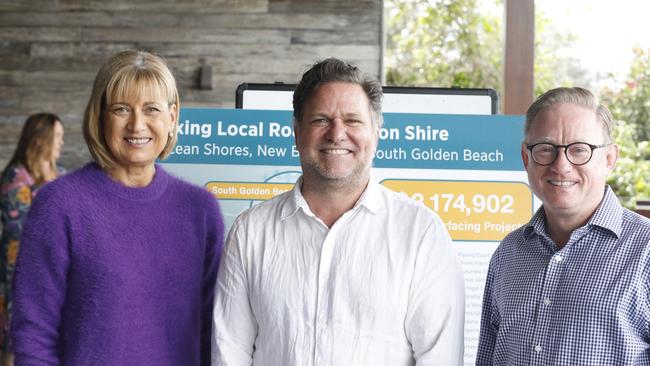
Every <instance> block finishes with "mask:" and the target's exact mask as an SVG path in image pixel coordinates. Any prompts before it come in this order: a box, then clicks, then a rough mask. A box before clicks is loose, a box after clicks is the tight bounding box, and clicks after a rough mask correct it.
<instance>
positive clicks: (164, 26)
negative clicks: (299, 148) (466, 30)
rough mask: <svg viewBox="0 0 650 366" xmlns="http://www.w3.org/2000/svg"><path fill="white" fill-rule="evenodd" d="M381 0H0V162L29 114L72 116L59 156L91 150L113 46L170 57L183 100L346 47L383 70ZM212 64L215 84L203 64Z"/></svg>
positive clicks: (219, 92) (230, 96) (369, 68)
mask: <svg viewBox="0 0 650 366" xmlns="http://www.w3.org/2000/svg"><path fill="white" fill-rule="evenodd" d="M382 11H383V2H382V1H381V0H360V1H347V0H346V1H344V0H144V1H133V0H116V1H105V0H29V1H27V0H3V1H0V168H2V167H4V165H5V164H6V162H7V161H8V159H9V158H10V156H11V155H12V153H13V149H14V148H15V144H16V142H17V141H18V136H19V134H20V129H21V127H22V124H23V122H24V121H25V119H26V118H27V116H28V115H30V114H32V113H35V112H41V111H51V112H53V113H56V114H58V115H59V116H60V117H61V118H62V119H63V123H64V125H65V146H64V148H63V153H62V158H61V163H62V164H63V165H64V166H66V168H68V169H75V168H78V167H79V166H81V165H82V164H83V163H84V162H86V161H87V160H88V159H89V155H88V153H87V151H86V147H85V143H84V141H83V138H82V135H81V119H82V116H83V111H84V108H85V106H86V103H87V101H88V97H89V94H90V89H91V86H92V82H93V78H94V76H95V74H96V72H97V69H98V68H99V66H100V65H101V64H102V63H103V62H104V61H105V60H106V59H107V58H108V57H110V55H112V54H114V53H116V52H119V51H121V50H124V49H129V48H131V49H144V50H148V51H151V52H155V53H157V54H159V55H161V56H163V57H164V58H165V59H167V61H168V63H169V65H170V68H171V69H172V71H173V72H174V75H175V76H176V78H177V81H178V85H179V90H180V94H181V108H182V107H190V106H193V107H224V108H232V107H234V105H235V90H236V88H237V86H238V85H239V84H241V83H244V82H249V83H254V82H262V83H270V82H276V81H279V82H284V83H295V82H296V81H297V80H298V78H299V77H300V75H301V74H302V72H303V71H304V70H305V69H306V68H307V67H308V66H309V65H311V64H313V63H314V62H315V61H317V60H321V59H324V58H327V57H332V56H334V57H340V58H343V59H345V60H347V61H349V62H352V63H355V64H357V65H359V66H360V67H361V68H362V69H363V70H365V71H366V72H368V73H371V74H375V75H377V76H379V73H380V69H379V68H380V65H381V60H380V57H381V47H382V29H381V17H382ZM201 65H210V66H211V67H212V72H213V74H212V80H213V89H212V90H201V89H199V87H198V85H199V83H198V82H199V68H200V67H201Z"/></svg>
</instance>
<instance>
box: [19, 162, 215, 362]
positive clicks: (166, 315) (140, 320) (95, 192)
mask: <svg viewBox="0 0 650 366" xmlns="http://www.w3.org/2000/svg"><path fill="white" fill-rule="evenodd" d="M222 245H223V221H222V218H221V214H220V212H219V208H218V206H217V204H216V200H215V199H214V198H213V197H212V196H211V195H210V194H209V193H208V192H207V191H206V190H204V189H202V188H200V187H196V186H193V185H190V184H188V183H185V182H183V181H181V180H179V179H177V178H174V177H173V176H171V175H169V174H167V173H166V172H165V171H164V170H163V169H162V168H161V167H160V166H156V174H155V177H154V179H153V181H152V182H151V184H149V186H147V187H144V188H129V187H125V186H123V185H121V184H119V183H117V182H115V181H113V180H111V179H110V178H109V177H108V176H107V175H106V174H105V173H104V171H102V170H101V169H100V168H99V167H98V166H97V165H96V164H92V163H91V164H88V165H86V166H85V167H84V168H82V169H80V170H78V171H76V172H74V173H72V174H69V175H66V176H64V177H62V178H60V179H58V180H56V181H54V182H52V183H49V184H47V185H45V186H44V187H43V188H41V190H40V191H39V194H38V196H37V197H36V199H35V200H34V202H33V204H32V207H31V210H30V213H29V214H28V216H27V221H26V224H25V229H24V232H23V239H22V242H21V248H20V253H19V255H18V262H17V264H16V273H15V281H14V296H15V297H14V309H13V311H14V313H13V314H14V315H13V320H12V324H11V326H12V335H13V341H14V351H15V353H16V365H17V366H19V365H58V364H62V365H156V366H161V365H179V366H180V365H182V366H189V365H199V364H201V365H208V364H209V363H210V336H211V324H212V306H213V304H212V301H213V295H214V285H215V279H216V273H217V267H218V264H219V257H220V254H221V249H222Z"/></svg>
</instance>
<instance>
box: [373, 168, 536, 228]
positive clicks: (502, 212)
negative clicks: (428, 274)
mask: <svg viewBox="0 0 650 366" xmlns="http://www.w3.org/2000/svg"><path fill="white" fill-rule="evenodd" d="M382 184H383V185H384V186H385V187H387V188H389V189H391V190H393V191H396V192H403V193H405V194H407V195H408V196H409V197H411V198H413V199H415V200H416V201H420V202H422V203H424V204H425V205H426V206H428V207H429V208H431V209H432V210H433V211H435V212H436V213H438V215H439V216H440V218H441V219H442V221H443V223H444V224H445V227H446V228H447V230H448V231H449V234H450V235H451V238H452V239H453V240H475V241H500V240H501V239H503V238H504V237H505V236H506V235H507V234H508V233H509V232H511V231H513V230H515V229H517V228H519V227H520V226H523V225H524V224H526V223H527V222H528V221H529V220H530V217H531V216H532V214H533V193H532V192H531V191H530V188H529V187H528V185H527V184H524V183H521V182H467V181H435V180H397V179H387V180H384V181H383V182H382Z"/></svg>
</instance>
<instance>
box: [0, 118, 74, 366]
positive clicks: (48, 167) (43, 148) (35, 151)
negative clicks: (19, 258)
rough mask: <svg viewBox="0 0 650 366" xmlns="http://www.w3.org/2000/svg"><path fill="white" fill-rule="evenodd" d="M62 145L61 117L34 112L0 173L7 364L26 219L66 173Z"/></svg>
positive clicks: (1, 299)
mask: <svg viewBox="0 0 650 366" xmlns="http://www.w3.org/2000/svg"><path fill="white" fill-rule="evenodd" d="M62 146H63V124H62V123H61V119H60V118H59V117H57V116H56V115H54V114H52V113H37V114H33V115H31V116H30V117H29V118H27V121H26V122H25V124H24V125H23V129H22V132H21V134H20V140H19V141H18V146H17V147H16V151H15V152H14V155H13V157H12V158H11V160H9V163H8V164H7V166H6V167H5V169H4V170H3V172H2V175H1V176H0V215H1V219H2V237H1V238H0V248H1V249H0V319H1V320H0V321H1V322H2V329H1V330H0V332H1V333H2V334H1V335H0V338H1V339H2V354H3V359H4V361H3V364H4V365H11V364H13V362H12V359H13V357H12V353H11V352H12V350H11V345H10V342H9V336H8V325H9V319H10V318H11V310H12V309H11V308H12V297H11V282H12V280H13V274H14V265H15V263H16V255H17V254H18V248H19V245H20V238H21V235H22V232H23V222H24V220H25V217H26V216H27V211H28V210H29V207H30V205H31V203H32V198H33V196H34V195H35V194H36V191H37V190H38V188H39V187H40V186H41V185H43V184H44V183H46V182H49V181H51V180H53V179H54V178H56V177H58V176H59V175H61V174H62V173H63V169H62V168H60V167H57V165H56V162H57V160H58V159H59V156H60V155H61V147H62Z"/></svg>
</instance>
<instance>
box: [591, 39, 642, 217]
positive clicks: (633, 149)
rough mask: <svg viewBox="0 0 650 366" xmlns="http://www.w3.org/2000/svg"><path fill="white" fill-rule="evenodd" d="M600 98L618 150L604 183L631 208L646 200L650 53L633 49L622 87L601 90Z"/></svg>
mask: <svg viewBox="0 0 650 366" xmlns="http://www.w3.org/2000/svg"><path fill="white" fill-rule="evenodd" d="M601 98H602V99H603V102H604V104H606V105H607V106H608V107H609V109H610V110H611V112H612V116H613V117H614V120H615V121H616V126H615V128H614V140H615V141H616V143H617V144H618V145H619V147H620V153H619V159H618V162H617V164H616V168H615V169H614V172H613V173H612V175H611V176H610V178H609V180H608V183H609V184H610V185H611V186H612V188H613V189H614V192H616V194H617V195H618V196H619V198H620V199H621V202H622V203H623V204H624V205H625V206H627V207H629V208H634V206H635V201H636V199H639V198H649V197H650V183H649V182H648V180H649V179H650V161H649V160H650V143H649V142H648V140H649V139H650V49H648V50H645V51H644V50H642V49H640V48H637V49H635V50H634V60H633V61H632V65H631V66H630V74H629V78H628V81H627V82H626V83H625V86H624V87H622V88H621V89H620V90H611V89H604V90H602V91H601Z"/></svg>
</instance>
